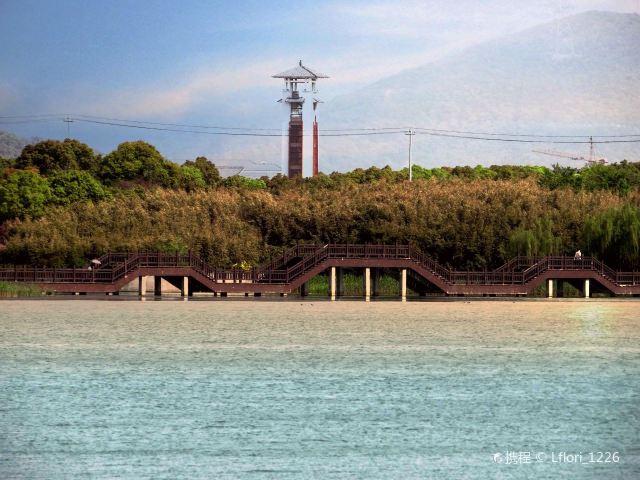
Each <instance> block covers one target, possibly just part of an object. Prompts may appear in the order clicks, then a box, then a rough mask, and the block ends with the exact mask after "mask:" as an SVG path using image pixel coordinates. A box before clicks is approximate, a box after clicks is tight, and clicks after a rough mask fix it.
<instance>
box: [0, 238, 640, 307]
mask: <svg viewBox="0 0 640 480" xmlns="http://www.w3.org/2000/svg"><path fill="white" fill-rule="evenodd" d="M99 260H100V262H101V264H100V265H99V266H97V267H96V268H93V269H88V268H84V269H79V268H40V267H27V266H16V267H12V268H3V269H0V280H2V281H9V282H27V283H31V284H36V285H39V286H40V287H41V288H42V289H43V290H45V291H48V292H65V293H91V292H102V293H117V292H119V291H120V290H121V289H122V288H123V287H124V286H125V285H127V284H129V283H130V282H132V281H135V280H136V279H137V280H138V283H139V286H140V292H141V293H144V289H145V287H144V285H145V282H144V280H145V279H146V277H149V276H152V277H154V278H155V286H156V289H155V293H156V294H160V279H165V280H167V281H169V282H170V283H172V284H173V285H175V286H177V287H178V288H180V290H181V291H182V293H183V295H189V294H191V293H193V292H194V291H208V292H214V293H215V294H220V295H227V294H255V295H261V294H268V293H275V294H278V293H279V294H288V293H291V292H294V291H298V289H300V291H301V292H302V293H303V294H304V291H305V284H306V282H308V281H309V280H310V279H311V278H313V277H315V276H316V275H319V274H322V273H327V274H328V277H329V289H328V292H327V295H328V296H330V297H331V298H335V297H336V296H339V293H340V292H339V290H340V285H339V283H340V277H341V274H340V273H341V271H342V269H362V271H363V282H364V292H365V293H364V296H365V297H366V298H367V299H368V298H369V297H370V296H372V295H375V293H376V292H375V281H374V282H373V288H372V281H371V280H372V272H373V274H374V275H373V278H374V280H375V274H376V272H377V271H378V270H377V269H387V271H388V270H391V271H393V272H395V273H396V274H397V276H398V278H399V281H400V293H399V296H400V297H402V298H403V299H404V298H406V292H407V282H408V281H409V282H412V288H413V289H414V290H419V291H423V292H429V293H430V294H441V295H456V296H460V295H470V296H526V295H529V294H531V292H532V291H533V290H534V289H536V288H537V287H539V286H540V285H542V284H546V285H547V292H549V293H550V296H554V294H555V293H556V292H554V290H555V289H554V285H556V284H557V283H558V282H569V283H571V284H573V285H574V286H576V288H578V289H579V290H580V291H581V292H582V294H583V295H584V296H587V297H588V296H590V294H591V293H592V292H593V291H594V290H595V289H599V290H603V291H608V292H610V293H611V294H613V295H621V296H622V295H626V296H630V295H640V272H618V271H614V270H612V269H610V268H609V267H607V266H606V265H604V264H603V263H602V262H600V261H598V260H597V259H595V258H592V257H583V258H582V259H581V260H574V259H573V257H563V256H548V257H516V258H513V259H511V260H510V261H509V262H507V263H506V264H504V265H503V266H501V267H500V268H497V269H496V270H493V271H483V272H480V271H455V270H449V269H447V268H445V267H444V266H442V265H440V264H439V263H438V262H436V261H434V260H433V259H431V258H429V257H427V256H426V255H424V254H423V253H422V252H420V251H419V250H417V249H415V248H414V247H411V246H409V245H350V244H349V245H345V244H328V245H308V244H305V245H297V246H295V247H292V248H291V249H289V250H287V251H286V252H285V253H284V254H283V255H281V256H279V257H277V258H275V259H273V260H272V261H271V262H270V263H269V264H267V265H263V266H260V267H255V268H251V269H249V270H242V269H217V268H214V267H211V266H210V265H208V264H207V263H205V262H204V261H202V260H201V259H200V258H198V257H196V256H194V255H191V254H188V255H186V254H175V255H174V254H164V253H148V252H144V253H139V252H136V253H108V254H105V255H103V256H102V257H100V259H99ZM545 282H546V283H545ZM414 286H415V288H414ZM421 289H422V290H421Z"/></svg>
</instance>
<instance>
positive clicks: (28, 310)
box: [0, 299, 640, 479]
mask: <svg viewBox="0 0 640 480" xmlns="http://www.w3.org/2000/svg"><path fill="white" fill-rule="evenodd" d="M639 307H640V303H639V302H634V301H623V300H621V301H585V300H581V301H554V300H552V301H526V302H525V301H517V302H511V301H498V302H482V301H478V302H471V303H468V302H462V301H460V302H426V303H406V304H401V303H399V302H373V303H370V304H365V303H364V302H336V303H329V302H311V301H306V302H299V301H295V300H294V299H290V300H288V301H284V302H267V301H211V300H209V301H189V302H182V301H165V300H163V301H156V302H154V301H147V302H138V301H98V300H35V301H22V300H19V301H2V302H0V367H1V369H0V478H3V479H6V478H26V479H39V478H42V479H75V478H83V479H84V478H100V479H103V478H104V479H106V478H122V479H147V478H148V479H177V478H187V479H201V478H202V479H204V478H207V479H225V478H248V479H264V478H278V479H290V478H291V479H292V478H322V479H332V478H366V479H368V478H381V479H382V478H384V479H394V478H401V479H412V478H416V479H424V478H434V479H440V478H442V479H528V478H536V479H546V478H549V479H552V478H553V479H556V478H571V479H611V478H620V479H636V478H640V314H639V312H640V309H639ZM599 451H600V452H619V462H618V463H557V462H553V461H552V458H553V457H552V455H554V454H555V456H556V457H555V458H556V460H558V459H559V458H560V455H561V452H566V453H570V454H577V453H580V452H582V454H583V458H582V461H583V462H586V461H588V460H590V457H589V455H588V452H599ZM509 452H516V455H515V456H514V455H512V454H511V455H510V453H509ZM516 457H517V461H516ZM528 458H529V462H527V459H528ZM597 459H598V455H597V454H596V457H594V460H597ZM600 459H601V460H605V458H600ZM494 460H495V461H494ZM510 460H512V461H514V462H516V463H511V461H510ZM538 460H539V461H538Z"/></svg>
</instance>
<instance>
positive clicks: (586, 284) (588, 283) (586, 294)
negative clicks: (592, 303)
mask: <svg viewBox="0 0 640 480" xmlns="http://www.w3.org/2000/svg"><path fill="white" fill-rule="evenodd" d="M590 296H591V281H590V280H589V279H588V278H587V279H586V280H585V281H584V298H589V297H590Z"/></svg>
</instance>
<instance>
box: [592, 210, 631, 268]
mask: <svg viewBox="0 0 640 480" xmlns="http://www.w3.org/2000/svg"><path fill="white" fill-rule="evenodd" d="M583 235H584V240H585V243H586V244H587V246H588V248H589V250H590V251H591V252H593V253H594V254H597V255H598V256H599V257H600V258H601V259H602V260H604V261H605V262H606V263H609V264H611V265H612V266H616V267H620V268H623V269H626V268H631V267H634V266H638V265H639V264H640V209H639V208H638V207H635V206H633V205H628V204H627V205H623V206H621V207H614V208H610V209H608V210H606V211H604V212H602V213H600V214H598V215H594V216H592V217H589V218H588V219H587V220H586V222H585V224H584V231H583Z"/></svg>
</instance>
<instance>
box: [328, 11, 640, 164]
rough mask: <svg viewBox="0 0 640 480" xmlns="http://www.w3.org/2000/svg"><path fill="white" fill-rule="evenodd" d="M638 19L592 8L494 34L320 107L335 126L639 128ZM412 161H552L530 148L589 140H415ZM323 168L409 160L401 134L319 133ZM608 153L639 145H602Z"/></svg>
mask: <svg viewBox="0 0 640 480" xmlns="http://www.w3.org/2000/svg"><path fill="white" fill-rule="evenodd" d="M639 86H640V16H639V15H637V14H618V13H610V12H588V13H584V14H580V15H576V16H572V17H568V18H564V19H561V20H558V21H555V22H552V23H549V24H545V25H541V26H538V27H535V28H532V29H529V30H526V31H523V32H520V33H518V34H514V35H510V36H506V37H502V38H499V39H495V40H492V41H489V42H486V43H483V44H480V45H478V46H475V47H472V48H469V49H467V50H465V51H462V52H460V53H457V54H453V55H450V56H448V57H446V58H444V59H442V60H439V61H436V62H433V63H430V64H427V65H423V66H420V67H418V68H415V69H412V70H407V71H404V72H401V73H399V74H397V75H394V76H391V77H388V78H385V79H382V80H380V81H377V82H375V83H373V84H372V85H369V86H367V87H365V88H362V89H361V90H359V91H357V92H355V93H353V94H351V95H348V96H343V97H339V98H336V99H334V100H332V101H330V102H328V103H327V104H326V105H324V106H323V109H322V117H321V120H320V121H321V125H320V126H321V128H322V125H323V124H324V125H331V128H341V127H343V128H356V127H360V126H380V127H388V126H397V125H400V126H406V125H412V126H415V127H426V128H434V129H445V130H463V131H474V132H507V133H539V134H563V135H574V134H578V133H580V134H582V133H586V134H594V135H595V134H600V135H605V134H606V135H615V134H620V133H629V132H631V133H640V87H639ZM414 142H415V143H414V145H415V150H414V158H415V161H416V163H419V164H422V165H426V166H434V165H453V164H476V163H486V164H490V163H538V164H549V163H555V162H557V161H560V162H562V159H554V158H553V157H547V156H541V155H538V154H534V153H531V150H532V149H533V148H554V149H561V150H565V151H568V152H576V153H581V154H586V153H587V151H588V145H529V144H515V145H514V144H507V143H497V142H480V141H474V140H457V139H451V138H443V137H432V136H426V135H420V136H416V137H414ZM321 148H322V154H321V155H322V159H324V164H323V170H325V171H331V170H334V169H341V170H342V169H350V168H353V167H355V166H366V165H370V164H372V163H374V164H378V165H384V164H387V163H389V164H391V165H393V166H394V167H399V166H403V165H405V164H406V158H407V138H406V137H403V136H402V135H398V136H387V135H381V136H377V137H373V136H372V137H366V138H365V137H351V138H349V137H346V138H337V139H335V138H331V137H326V138H324V139H322V145H321ZM597 149H598V152H599V153H601V154H603V155H604V156H607V157H608V158H609V159H611V160H622V159H623V158H627V159H629V160H639V159H640V144H618V145H613V144H610V145H606V146H605V145H602V146H598V147H597Z"/></svg>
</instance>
